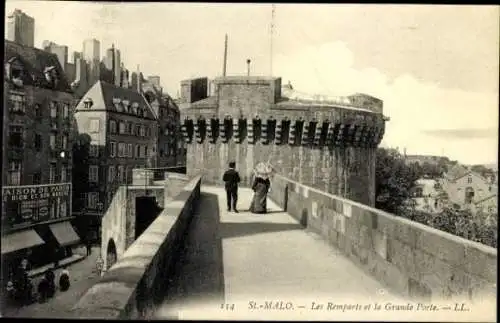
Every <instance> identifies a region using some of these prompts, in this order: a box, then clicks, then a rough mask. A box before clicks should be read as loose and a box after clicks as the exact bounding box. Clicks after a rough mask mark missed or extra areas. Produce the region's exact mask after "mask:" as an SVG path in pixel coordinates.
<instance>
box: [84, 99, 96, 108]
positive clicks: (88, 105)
mask: <svg viewBox="0 0 500 323" xmlns="http://www.w3.org/2000/svg"><path fill="white" fill-rule="evenodd" d="M92 105H94V102H93V101H92V99H91V98H86V99H85V100H84V101H83V106H84V107H85V109H90V108H91V107H92Z"/></svg>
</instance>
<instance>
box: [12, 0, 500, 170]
mask: <svg viewBox="0 0 500 323" xmlns="http://www.w3.org/2000/svg"><path fill="white" fill-rule="evenodd" d="M15 8H18V9H21V10H23V11H24V12H26V13H27V14H28V15H30V16H32V17H34V18H35V46H36V47H41V44H42V42H43V41H44V40H51V41H53V42H56V43H58V44H64V45H67V46H69V49H70V53H71V52H72V51H81V50H82V43H83V40H84V39H86V38H96V39H98V40H99V41H100V42H101V56H103V55H104V53H105V49H107V48H109V47H111V44H114V45H115V47H117V48H119V49H120V51H121V56H122V61H124V63H125V66H126V67H127V68H128V69H129V70H130V71H136V70H137V67H138V66H139V69H140V71H141V72H142V73H144V74H145V75H146V76H147V75H159V76H160V77H161V83H162V86H163V87H164V90H166V91H167V92H168V93H170V94H171V95H172V96H177V93H178V91H179V88H180V81H181V80H184V79H188V78H192V77H198V76H207V77H209V78H214V77H217V76H220V75H221V74H222V61H223V52H224V35H225V34H228V63H227V74H228V75H243V74H246V60H247V59H251V61H252V63H251V74H253V75H270V74H272V75H273V76H280V77H282V81H283V83H287V82H288V81H290V82H291V84H292V85H293V86H294V89H296V90H299V91H301V92H307V93H312V94H316V93H317V94H327V95H349V94H352V93H356V92H362V93H366V94H370V95H373V96H375V97H378V98H380V99H382V100H383V101H384V115H386V116H388V117H389V118H390V120H389V121H388V122H387V125H386V133H385V136H384V139H383V141H382V144H381V145H382V146H383V147H394V148H396V147H398V148H399V149H400V150H401V151H403V149H404V148H406V152H407V153H408V154H429V155H445V156H448V157H449V158H451V159H454V160H458V161H460V162H461V163H465V164H479V163H488V164H491V163H494V164H497V155H498V152H497V149H498V111H499V108H498V106H499V105H498V104H499V102H498V93H499V91H498V90H499V89H498V87H499V76H498V75H499V28H500V26H499V14H500V12H499V7H498V6H485V5H481V6H465V5H463V6H453V5H375V4H371V5H370V4H363V5H361V4H354V5H346V4H342V5H340V4H283V3H281V4H276V5H275V14H274V32H273V35H274V36H273V46H272V51H271V36H270V35H271V32H270V25H271V17H272V6H271V4H229V3H224V4H216V3H210V4H209V3H111V2H110V3H106V2H78V1H64V2H58V1H48V2H47V1H34V0H32V1H16V0H14V1H7V2H6V12H7V13H10V12H12V11H13V10H14V9H15ZM271 53H272V55H271ZM70 56H71V55H70ZM271 57H272V64H271ZM271 65H272V70H271Z"/></svg>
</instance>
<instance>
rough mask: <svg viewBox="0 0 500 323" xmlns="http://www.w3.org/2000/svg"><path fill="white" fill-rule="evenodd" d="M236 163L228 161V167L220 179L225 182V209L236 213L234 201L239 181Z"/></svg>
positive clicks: (235, 200)
mask: <svg viewBox="0 0 500 323" xmlns="http://www.w3.org/2000/svg"><path fill="white" fill-rule="evenodd" d="M235 168H236V163H235V162H230V163H229V169H228V170H227V171H226V172H225V173H224V176H223V177H222V180H223V181H224V182H225V188H226V196H227V210H228V211H231V206H232V207H233V211H234V212H236V213H238V210H237V209H236V203H237V202H238V183H239V182H240V174H239V173H238V172H237V171H236V170H235Z"/></svg>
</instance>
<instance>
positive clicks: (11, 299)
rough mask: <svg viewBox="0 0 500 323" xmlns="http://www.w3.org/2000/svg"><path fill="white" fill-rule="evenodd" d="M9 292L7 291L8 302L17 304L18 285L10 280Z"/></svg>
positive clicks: (8, 284)
mask: <svg viewBox="0 0 500 323" xmlns="http://www.w3.org/2000/svg"><path fill="white" fill-rule="evenodd" d="M6 290H7V293H6V296H7V297H6V301H7V302H8V304H15V302H16V287H15V286H14V283H13V282H12V281H11V280H9V281H8V283H7V288H6Z"/></svg>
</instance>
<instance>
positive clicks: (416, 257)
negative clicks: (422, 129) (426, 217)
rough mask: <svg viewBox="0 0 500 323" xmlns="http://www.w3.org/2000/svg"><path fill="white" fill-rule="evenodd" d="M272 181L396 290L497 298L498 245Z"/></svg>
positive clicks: (291, 204) (300, 214) (276, 197)
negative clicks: (470, 239)
mask: <svg viewBox="0 0 500 323" xmlns="http://www.w3.org/2000/svg"><path fill="white" fill-rule="evenodd" d="M271 185H272V191H271V193H270V197H271V199H272V200H273V201H275V202H276V203H277V204H278V205H280V206H282V207H286V211H287V212H288V213H289V214H291V215H292V216H293V217H295V218H296V219H297V220H299V221H300V222H301V223H303V224H304V225H306V226H307V228H308V229H309V230H312V231H314V232H316V233H318V234H320V235H321V236H322V237H323V238H324V239H326V240H327V241H328V242H329V243H331V244H332V245H333V246H335V247H336V248H338V249H339V250H340V251H341V252H343V253H344V254H345V255H347V256H348V257H350V259H352V260H353V261H354V262H355V263H356V264H358V265H359V266H360V267H362V268H364V269H365V270H366V271H367V272H368V273H370V274H371V275H372V276H374V277H375V278H376V279H377V280H379V281H380V282H382V283H384V284H386V285H387V286H389V287H390V288H391V289H392V290H394V291H395V292H398V293H400V294H402V295H403V296H406V297H409V298H412V299H415V300H432V301H442V300H462V301H463V300H466V301H468V302H473V303H475V304H481V303H482V302H489V303H490V304H494V303H495V300H496V284H497V250H496V249H494V248H491V247H488V246H485V245H482V244H479V243H476V242H472V241H469V240H466V239H463V238H460V237H457V236H454V235H451V234H448V233H446V232H443V231H440V230H436V229H434V228H431V227H428V226H425V225H422V224H420V223H416V222H412V221H409V220H407V219H404V218H401V217H397V216H395V215H392V214H388V213H386V212H383V211H380V210H377V209H374V208H371V207H368V206H366V205H362V204H359V203H356V202H353V201H350V200H346V199H343V198H340V197H338V196H335V195H332V194H328V193H325V192H322V191H320V190H317V189H315V188H312V187H309V186H305V185H303V184H300V183H298V182H296V181H293V180H290V179H288V178H285V177H282V176H280V175H277V176H275V177H274V178H273V180H272V184H271ZM492 302H493V303H492Z"/></svg>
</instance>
